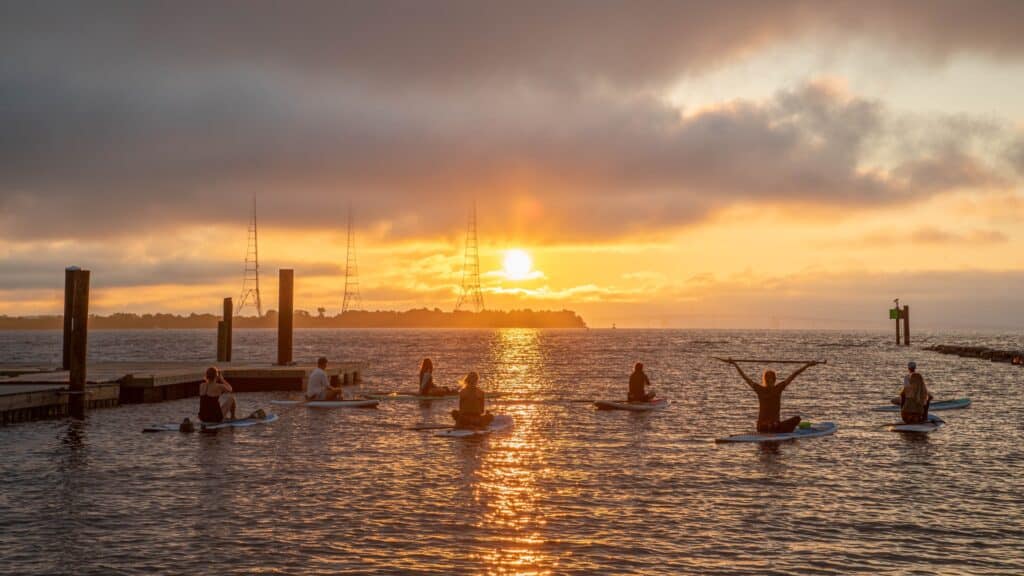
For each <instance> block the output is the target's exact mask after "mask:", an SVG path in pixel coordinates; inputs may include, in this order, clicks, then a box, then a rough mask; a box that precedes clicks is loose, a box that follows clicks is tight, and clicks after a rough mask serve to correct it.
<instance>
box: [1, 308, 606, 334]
mask: <svg viewBox="0 0 1024 576" xmlns="http://www.w3.org/2000/svg"><path fill="white" fill-rule="evenodd" d="M220 319H221V317H220V316H218V315H214V314H189V315H187V316H182V315H177V314H128V313H123V312H121V313H117V314H111V315H109V316H98V315H91V316H89V328H92V329H94V330H115V329H119V330H150V329H182V328H216V327H217V322H218V321H219V320H220ZM233 323H234V327H235V328H276V327H277V311H276V310H270V311H268V312H267V313H266V314H265V315H263V316H236V317H235V318H234V320H233ZM62 326H63V317H62V316H59V315H55V316H29V317H25V316H0V330H59V329H61V327H62ZM295 327H296V328H586V327H587V324H586V323H585V322H584V321H583V318H581V317H580V316H579V315H578V314H576V313H575V312H573V311H572V310H560V311H552V310H530V309H525V310H508V311H502V310H485V311H483V312H445V311H443V310H441V309H439V308H434V309H432V310H431V309H428V308H417V309H413V310H406V311H404V312H398V311H388V310H377V311H372V312H371V311H349V312H346V313H344V314H338V315H336V316H326V315H324V313H323V310H322V309H318V310H317V314H316V315H314V314H310V313H309V312H308V311H306V310H296V311H295Z"/></svg>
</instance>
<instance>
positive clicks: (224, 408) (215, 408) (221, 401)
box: [199, 366, 235, 422]
mask: <svg viewBox="0 0 1024 576" xmlns="http://www.w3.org/2000/svg"><path fill="white" fill-rule="evenodd" d="M232 391H233V390H232V388H231V385H230V384H228V383H227V381H226V380H224V378H223V377H222V376H221V375H220V370H218V369H217V368H216V367H214V366H211V367H209V368H207V369H206V378H205V379H204V380H203V382H202V383H200V384H199V421H200V422H223V421H224V416H225V413H228V412H230V414H231V417H232V418H234V417H235V397H234V396H233V395H232V394H230V392H232Z"/></svg>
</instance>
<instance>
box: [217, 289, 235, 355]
mask: <svg viewBox="0 0 1024 576" xmlns="http://www.w3.org/2000/svg"><path fill="white" fill-rule="evenodd" d="M232 310H233V306H232V301H231V298H225V299H224V319H223V320H219V321H218V322H217V361H218V362H231V332H232V326H231V324H232V322H231V316H232V314H233V312H232Z"/></svg>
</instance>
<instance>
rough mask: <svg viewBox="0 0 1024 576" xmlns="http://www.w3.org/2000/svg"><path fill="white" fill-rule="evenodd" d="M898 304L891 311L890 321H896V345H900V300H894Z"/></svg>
mask: <svg viewBox="0 0 1024 576" xmlns="http://www.w3.org/2000/svg"><path fill="white" fill-rule="evenodd" d="M893 302H895V303H896V307H895V308H891V309H890V310H889V319H890V320H895V321H896V345H897V346H899V345H900V299H899V298H897V299H895V300H893Z"/></svg>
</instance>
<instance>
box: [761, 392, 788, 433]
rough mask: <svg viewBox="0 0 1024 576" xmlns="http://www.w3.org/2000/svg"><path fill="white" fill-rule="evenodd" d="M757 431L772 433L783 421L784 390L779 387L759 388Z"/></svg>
mask: <svg viewBox="0 0 1024 576" xmlns="http://www.w3.org/2000/svg"><path fill="white" fill-rule="evenodd" d="M754 392H755V393H757V400H758V402H757V404H758V407H757V429H758V430H767V431H772V430H774V428H775V427H776V425H777V424H778V423H779V421H780V420H781V419H782V416H781V414H782V388H781V387H779V386H774V385H772V386H764V385H762V386H758V387H757V388H754Z"/></svg>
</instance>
